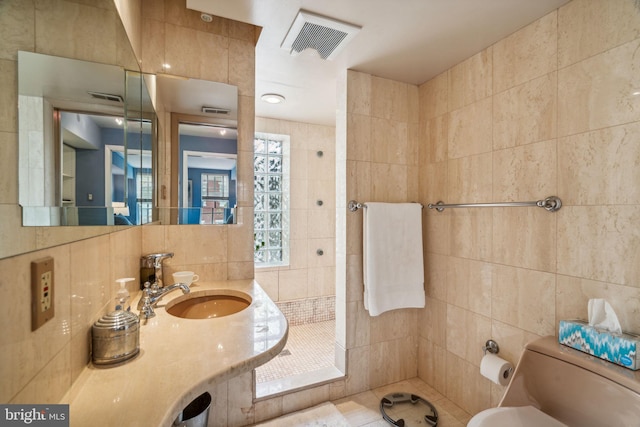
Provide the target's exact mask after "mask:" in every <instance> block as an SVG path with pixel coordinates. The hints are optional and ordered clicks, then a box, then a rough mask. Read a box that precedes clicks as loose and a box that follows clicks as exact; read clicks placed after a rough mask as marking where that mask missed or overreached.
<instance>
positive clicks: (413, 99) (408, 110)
mask: <svg viewBox="0 0 640 427" xmlns="http://www.w3.org/2000/svg"><path fill="white" fill-rule="evenodd" d="M345 79H346V89H344V90H343V91H345V92H346V93H343V94H341V95H340V96H341V97H345V99H346V101H344V102H345V106H344V108H345V111H346V124H345V128H344V129H346V176H345V177H344V178H341V179H346V200H344V201H342V203H343V206H346V202H347V200H351V199H354V200H357V201H358V202H360V203H365V202H408V201H418V196H419V192H418V177H419V167H418V142H419V140H418V137H419V115H418V87H417V86H414V85H410V84H405V83H399V82H395V81H392V80H387V79H383V78H379V77H374V76H371V75H368V74H365V73H360V72H356V71H348V72H347V73H346V76H345ZM340 129H342V127H341V128H340ZM338 138H339V140H340V136H339V137H338ZM341 155H344V154H341ZM340 176H342V175H340ZM344 210H345V211H346V209H344ZM344 221H345V227H346V234H345V235H344V239H346V240H345V242H339V244H338V247H340V248H341V250H340V252H341V256H344V257H345V260H344V262H345V263H346V288H345V289H344V290H342V289H341V288H342V285H341V286H340V287H339V291H338V292H340V295H337V296H336V301H337V302H338V301H340V302H341V301H342V299H343V298H344V301H345V302H344V304H345V306H346V319H345V325H344V327H345V332H346V339H345V343H344V345H345V349H346V350H347V355H346V359H347V363H346V365H347V379H346V383H345V392H346V394H347V395H350V394H353V393H358V392H361V391H365V390H369V389H370V388H375V387H379V386H382V385H385V384H389V383H392V382H396V381H400V380H403V379H407V378H411V377H414V376H415V375H416V374H417V359H416V348H417V331H416V325H417V314H418V310H416V309H406V310H394V311H391V312H387V313H383V314H382V315H380V316H378V317H370V316H369V314H368V312H366V311H365V309H364V304H363V291H364V287H363V283H362V211H361V210H360V211H357V212H347V213H346V219H345V220H344ZM342 247H344V249H342ZM343 251H344V253H342V252H343ZM338 264H340V263H338ZM336 317H337V322H338V324H339V325H340V324H341V320H340V318H339V317H338V314H336Z"/></svg>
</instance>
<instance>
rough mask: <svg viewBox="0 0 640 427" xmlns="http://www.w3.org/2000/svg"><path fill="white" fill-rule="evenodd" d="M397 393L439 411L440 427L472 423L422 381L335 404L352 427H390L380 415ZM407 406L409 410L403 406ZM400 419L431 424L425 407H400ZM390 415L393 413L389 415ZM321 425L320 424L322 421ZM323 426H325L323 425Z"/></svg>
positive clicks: (409, 426)
mask: <svg viewBox="0 0 640 427" xmlns="http://www.w3.org/2000/svg"><path fill="white" fill-rule="evenodd" d="M394 392H403V393H412V394H417V395H418V396H420V397H422V398H424V399H426V400H428V401H430V402H431V403H433V405H434V406H435V407H436V409H437V410H438V415H439V419H438V427H464V426H466V425H467V423H468V422H469V419H471V415H470V414H468V413H467V412H465V411H464V410H463V409H462V408H460V407H458V406H456V405H455V404H454V403H453V402H451V401H450V400H449V399H447V398H445V397H444V396H443V395H442V394H440V393H439V392H437V391H436V390H435V389H433V388H432V387H431V386H429V385H428V384H427V383H425V382H424V381H422V380H421V379H419V378H413V379H410V380H405V381H400V382H397V383H394V384H390V385H387V386H384V387H380V388H377V389H374V390H370V391H366V392H363V393H359V394H355V395H353V396H349V397H346V398H344V399H340V400H336V401H334V402H333V403H334V404H335V406H336V407H337V408H338V410H339V411H340V412H341V413H342V415H343V416H344V417H345V418H346V419H347V421H348V422H349V424H350V425H351V426H352V427H389V426H391V424H389V423H387V422H386V421H385V420H384V419H383V418H382V415H381V414H380V409H379V406H380V399H382V397H384V396H385V395H386V394H389V393H394ZM403 405H406V409H405V408H403V407H402V406H403ZM394 409H397V410H398V412H396V414H397V415H399V416H400V417H402V418H403V419H404V420H405V426H407V427H414V426H416V427H418V426H420V427H426V426H428V424H427V423H426V422H425V421H424V419H423V417H424V415H425V414H426V413H427V410H426V407H425V406H423V405H422V404H416V405H415V406H414V405H412V404H398V405H395V407H394ZM388 413H389V415H391V413H390V412H389V411H388ZM319 421H320V420H319ZM319 425H322V423H320V424H319Z"/></svg>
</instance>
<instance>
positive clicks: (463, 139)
mask: <svg viewBox="0 0 640 427" xmlns="http://www.w3.org/2000/svg"><path fill="white" fill-rule="evenodd" d="M491 103H492V99H491V98H485V99H483V100H481V101H478V102H474V103H473V104H470V105H468V106H466V107H462V108H460V109H458V110H452V111H451V112H450V113H449V131H448V136H449V145H448V155H449V158H450V159H456V158H460V157H465V156H471V155H474V154H481V153H487V152H490V151H491V145H492V143H491V141H492V132H493V130H492V129H493V126H492V121H491Z"/></svg>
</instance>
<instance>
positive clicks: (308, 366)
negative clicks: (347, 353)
mask: <svg viewBox="0 0 640 427" xmlns="http://www.w3.org/2000/svg"><path fill="white" fill-rule="evenodd" d="M335 329H336V322H335V320H329V321H326V322H318V323H309V324H306V325H299V326H290V327H289V339H288V340H287V344H286V346H285V348H284V350H282V352H281V353H280V354H279V355H278V356H276V357H274V358H273V359H271V360H270V361H269V362H268V363H266V364H264V365H262V366H259V367H258V368H256V383H257V384H261V383H265V382H269V381H274V380H279V379H283V378H287V377H292V376H295V375H299V374H304V373H308V372H313V371H317V370H320V369H323V368H326V367H332V366H334V362H335V340H336V334H335Z"/></svg>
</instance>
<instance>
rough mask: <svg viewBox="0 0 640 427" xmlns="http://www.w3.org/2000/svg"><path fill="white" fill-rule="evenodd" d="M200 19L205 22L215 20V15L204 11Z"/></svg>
mask: <svg viewBox="0 0 640 427" xmlns="http://www.w3.org/2000/svg"><path fill="white" fill-rule="evenodd" d="M200 19H202V20H203V21H204V22H211V21H213V16H211V15H209V14H208V13H202V14H200Z"/></svg>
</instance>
